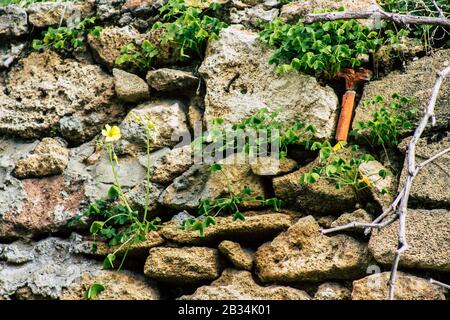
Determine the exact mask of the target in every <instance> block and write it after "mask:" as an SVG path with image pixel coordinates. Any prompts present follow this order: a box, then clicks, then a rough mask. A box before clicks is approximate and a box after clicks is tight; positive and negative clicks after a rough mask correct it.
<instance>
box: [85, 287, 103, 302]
mask: <svg viewBox="0 0 450 320" xmlns="http://www.w3.org/2000/svg"><path fill="white" fill-rule="evenodd" d="M103 291H105V287H104V286H103V285H102V284H101V283H93V284H91V285H90V286H89V287H88V288H87V289H86V291H85V292H84V299H85V300H94V299H95V298H96V297H97V295H99V294H100V293H102V292H103Z"/></svg>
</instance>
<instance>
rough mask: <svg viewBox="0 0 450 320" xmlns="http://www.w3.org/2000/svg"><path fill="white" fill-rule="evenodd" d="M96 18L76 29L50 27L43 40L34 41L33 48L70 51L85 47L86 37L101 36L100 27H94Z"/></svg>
mask: <svg viewBox="0 0 450 320" xmlns="http://www.w3.org/2000/svg"><path fill="white" fill-rule="evenodd" d="M94 23H95V17H91V18H86V19H84V20H83V21H81V22H80V23H78V24H77V25H76V26H74V27H58V28H53V27H50V28H48V29H47V30H46V31H44V32H42V35H43V39H42V40H41V39H34V40H33V44H32V46H33V48H34V49H35V50H40V49H42V48H51V49H54V50H70V49H76V48H79V47H82V46H84V45H85V41H86V35H87V34H92V35H94V36H95V37H99V36H100V32H101V30H102V28H101V27H99V26H94Z"/></svg>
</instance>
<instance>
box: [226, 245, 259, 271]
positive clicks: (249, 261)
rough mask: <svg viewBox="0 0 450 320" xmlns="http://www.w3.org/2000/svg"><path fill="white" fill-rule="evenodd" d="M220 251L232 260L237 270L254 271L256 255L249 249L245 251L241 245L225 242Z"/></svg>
mask: <svg viewBox="0 0 450 320" xmlns="http://www.w3.org/2000/svg"><path fill="white" fill-rule="evenodd" d="M218 249H219V251H220V252H221V253H222V254H223V255H225V256H226V257H227V258H228V260H230V262H231V263H232V264H233V265H234V267H235V268H236V269H241V270H251V269H252V267H253V259H254V253H252V251H250V250H248V249H247V250H246V249H243V248H242V247H241V245H240V244H239V243H237V242H233V241H229V240H225V241H222V242H221V243H220V244H219V247H218Z"/></svg>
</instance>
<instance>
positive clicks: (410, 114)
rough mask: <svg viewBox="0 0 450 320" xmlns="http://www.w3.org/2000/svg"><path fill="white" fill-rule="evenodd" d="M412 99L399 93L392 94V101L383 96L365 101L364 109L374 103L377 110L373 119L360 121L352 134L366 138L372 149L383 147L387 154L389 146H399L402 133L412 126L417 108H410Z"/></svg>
mask: <svg viewBox="0 0 450 320" xmlns="http://www.w3.org/2000/svg"><path fill="white" fill-rule="evenodd" d="M411 101H412V98H410V97H404V96H401V95H399V94H398V93H394V94H393V95H392V99H391V102H390V103H387V102H386V101H385V99H384V98H383V97H382V96H376V97H374V98H373V99H371V100H369V101H365V102H364V103H363V105H362V108H363V109H364V108H366V107H368V106H369V105H372V106H375V107H376V109H377V111H376V112H375V113H373V115H372V119H371V120H368V121H358V122H357V123H356V126H355V128H354V129H353V130H352V131H351V135H353V136H356V137H357V138H358V137H362V138H363V139H365V141H367V143H368V144H369V145H370V146H371V148H372V150H375V147H377V146H380V147H382V148H383V150H384V152H385V154H386V156H387V155H388V153H387V148H392V147H395V146H397V145H398V144H399V138H400V137H401V135H402V133H404V131H405V130H409V129H411V127H412V123H411V122H412V121H413V120H414V118H415V113H416V111H417V110H415V109H409V110H408V105H409V104H410V103H411Z"/></svg>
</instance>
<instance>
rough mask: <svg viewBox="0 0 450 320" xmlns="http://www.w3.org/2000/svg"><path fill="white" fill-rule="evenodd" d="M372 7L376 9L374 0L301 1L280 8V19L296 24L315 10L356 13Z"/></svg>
mask: <svg viewBox="0 0 450 320" xmlns="http://www.w3.org/2000/svg"><path fill="white" fill-rule="evenodd" d="M372 6H375V7H377V8H378V5H377V1H376V0H338V1H336V0H301V1H293V2H290V3H287V4H285V5H284V6H283V7H281V13H280V17H281V18H282V19H283V20H284V21H289V22H296V21H298V20H299V19H300V18H301V17H303V16H304V15H306V14H309V13H314V12H315V11H317V10H326V11H338V10H339V8H341V7H344V8H345V9H346V10H349V11H356V12H358V11H362V10H369V9H370V8H371V7H372ZM364 22H365V23H366V21H364Z"/></svg>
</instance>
